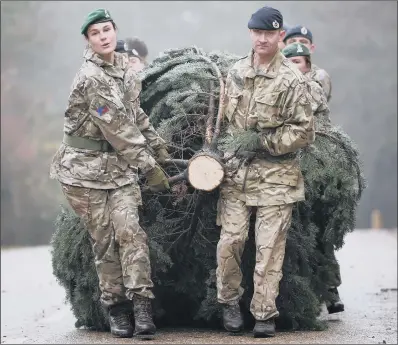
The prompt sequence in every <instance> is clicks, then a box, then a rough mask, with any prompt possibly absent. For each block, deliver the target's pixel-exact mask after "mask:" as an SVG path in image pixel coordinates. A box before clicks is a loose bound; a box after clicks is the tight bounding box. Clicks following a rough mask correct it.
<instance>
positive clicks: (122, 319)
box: [113, 314, 130, 326]
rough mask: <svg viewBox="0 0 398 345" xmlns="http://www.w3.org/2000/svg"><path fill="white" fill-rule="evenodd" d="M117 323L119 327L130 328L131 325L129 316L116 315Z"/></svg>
mask: <svg viewBox="0 0 398 345" xmlns="http://www.w3.org/2000/svg"><path fill="white" fill-rule="evenodd" d="M113 318H114V320H115V323H116V324H117V325H119V326H129V325H130V319H129V316H128V315H127V314H118V315H115V316H114V317H113Z"/></svg>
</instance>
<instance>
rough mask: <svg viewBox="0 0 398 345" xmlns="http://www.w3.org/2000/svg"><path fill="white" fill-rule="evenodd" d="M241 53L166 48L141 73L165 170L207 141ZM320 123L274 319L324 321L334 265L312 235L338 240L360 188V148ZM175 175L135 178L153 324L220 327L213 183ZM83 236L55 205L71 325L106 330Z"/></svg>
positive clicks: (57, 268)
mask: <svg viewBox="0 0 398 345" xmlns="http://www.w3.org/2000/svg"><path fill="white" fill-rule="evenodd" d="M239 58H240V57H239V56H236V55H232V54H229V53H223V52H211V53H206V52H204V51H202V50H200V49H198V48H196V47H189V48H185V49H173V50H168V51H165V52H164V53H163V54H162V55H161V56H159V57H158V58H156V59H155V60H154V61H153V63H152V64H151V65H150V66H149V67H148V68H147V69H146V70H145V72H144V73H143V75H142V82H143V84H142V85H143V89H142V93H141V106H142V108H143V109H144V110H145V112H146V113H147V114H148V115H149V117H150V120H151V122H152V124H153V125H154V127H155V128H156V129H157V130H158V132H159V134H160V135H161V136H162V137H163V138H164V139H165V140H166V141H167V142H168V145H169V151H170V152H171V154H172V157H173V161H172V164H168V165H167V166H166V168H165V170H166V172H167V173H168V174H169V175H170V176H176V175H180V176H181V173H182V172H183V171H184V169H185V166H184V164H179V163H181V162H182V163H184V162H186V161H187V160H189V159H191V158H192V157H193V156H194V155H195V154H196V153H197V152H200V151H201V150H202V148H203V146H204V145H205V144H206V137H207V135H208V130H209V124H211V125H214V123H215V122H216V121H217V119H216V118H215V117H214V119H213V117H209V116H210V115H211V112H210V111H209V104H212V102H213V104H215V109H213V111H216V110H217V108H218V106H217V104H218V100H219V98H220V87H221V81H222V80H224V81H225V78H226V75H227V72H228V69H229V68H230V67H231V66H232V64H233V63H234V62H235V61H237V60H238V59H239ZM220 80H221V81H220ZM210 108H211V107H210ZM209 118H210V120H211V121H209ZM319 121H323V120H321V119H320V120H319ZM317 128H318V130H317V133H316V140H315V143H314V144H313V145H311V146H310V147H308V148H306V149H303V150H301V151H300V164H301V168H302V172H303V175H304V179H305V187H306V200H305V201H303V202H300V203H297V204H295V206H294V210H293V221H292V225H291V228H290V230H289V233H288V239H287V247H286V255H285V260H284V265H283V274H284V275H283V278H282V281H281V283H280V294H279V297H278V299H277V305H278V309H279V312H280V317H279V318H278V319H277V327H278V328H279V329H290V330H291V329H322V328H323V327H324V326H325V325H324V324H323V323H321V322H320V321H319V320H318V316H319V313H320V310H321V304H322V302H324V301H325V299H326V298H327V297H328V286H327V284H326V283H325V282H326V279H325V277H326V276H327V275H328V274H335V272H334V270H335V269H336V268H335V266H334V265H333V262H332V261H331V258H330V257H329V256H328V255H327V254H326V253H324V252H323V251H322V250H320V249H319V248H320V246H319V243H320V242H322V243H323V244H324V245H330V246H332V247H333V248H335V249H340V248H341V247H342V246H343V245H344V237H345V235H346V234H347V233H348V232H350V231H352V230H353V229H354V227H355V214H356V209H357V207H358V203H359V200H360V197H361V194H362V192H363V189H364V188H365V180H364V177H363V174H362V171H363V170H362V167H361V162H360V158H359V152H358V149H357V148H356V147H355V145H354V143H353V142H352V141H351V140H350V138H349V137H348V136H347V134H345V133H344V131H343V130H342V129H341V128H337V127H336V126H334V125H331V124H327V125H325V126H317ZM216 129H217V125H216ZM235 143H239V139H238V138H237V140H236V141H235ZM221 144H224V145H225V140H224V141H223V138H221V140H220V145H219V147H222V145H221ZM176 181H179V182H177V183H176V184H174V186H173V188H172V192H170V193H161V194H159V193H157V194H156V193H151V192H149V191H148V190H147V189H146V188H145V183H144V182H145V181H144V179H141V180H140V183H141V184H142V187H143V193H142V196H143V207H142V209H141V210H140V223H141V226H142V228H143V229H144V230H145V231H146V233H147V234H148V239H149V247H150V254H151V265H152V272H153V274H152V278H153V281H154V284H155V289H154V293H155V296H156V299H155V301H154V313H155V322H156V324H157V326H158V327H161V326H192V327H193V326H195V327H220V326H221V322H220V316H221V314H220V310H221V309H220V306H219V304H218V303H217V298H216V296H217V293H216V279H215V270H216V246H217V242H218V239H219V235H220V228H219V227H218V226H216V212H217V200H218V190H217V189H215V190H213V191H211V192H204V191H199V190H195V189H194V188H193V187H192V186H191V185H190V184H189V183H187V182H186V181H184V180H181V179H177V180H176ZM253 221H254V219H253ZM253 221H252V224H251V225H252V226H251V229H250V231H249V239H248V241H247V243H246V247H245V251H244V254H243V261H242V270H243V274H244V279H243V286H244V288H245V294H244V296H243V298H242V301H241V303H242V307H243V310H244V313H245V318H246V326H248V327H250V326H252V325H253V318H252V317H251V315H250V312H249V306H250V300H251V296H252V293H253V278H252V277H253V270H254V264H255V261H254V260H255V243H254V236H253V225H254V222H253ZM88 236H89V235H88V233H87V231H86V230H85V227H84V224H83V223H82V222H81V220H80V219H79V218H78V217H77V216H75V215H74V213H72V212H70V211H68V210H66V209H62V210H61V212H60V214H59V216H58V218H57V221H56V223H55V233H54V235H53V238H52V265H53V273H54V275H55V276H56V278H57V280H58V282H59V283H60V284H61V285H62V286H63V287H64V288H65V291H66V296H67V301H68V302H69V303H70V304H71V306H72V310H73V312H74V315H75V317H76V319H77V322H76V327H82V326H84V327H88V328H92V329H97V330H106V329H108V322H107V318H106V315H104V314H103V311H102V308H101V306H100V304H99V296H100V291H99V287H98V278H97V274H96V271H95V266H94V259H93V254H92V249H91V245H90V242H89V238H88Z"/></svg>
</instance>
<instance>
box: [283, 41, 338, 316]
mask: <svg viewBox="0 0 398 345" xmlns="http://www.w3.org/2000/svg"><path fill="white" fill-rule="evenodd" d="M282 54H283V55H285V57H286V58H288V59H289V60H290V61H291V62H292V63H294V64H295V65H296V66H297V67H298V69H299V70H300V71H301V72H302V73H303V74H304V75H305V76H306V77H308V78H311V77H312V76H313V74H311V73H310V71H311V53H310V51H309V49H308V48H307V47H306V46H305V45H303V44H301V43H292V44H290V45H288V46H287V47H286V48H285V49H284V50H283V51H282ZM309 83H310V86H311V96H312V97H311V98H312V101H311V104H312V110H313V112H314V116H315V119H316V120H315V128H316V130H322V129H323V128H325V127H328V126H330V125H331V121H330V116H329V113H330V111H329V107H328V104H327V100H326V98H325V95H324V93H323V91H322V86H321V85H320V84H319V82H318V81H317V80H314V79H310V80H309ZM318 245H319V247H320V250H321V251H322V252H323V253H324V254H325V255H326V256H327V257H328V259H329V260H328V261H329V265H330V266H331V267H330V271H331V272H333V274H332V276H329V277H328V281H326V282H325V283H326V284H327V285H329V292H330V294H329V297H330V299H329V300H327V302H326V307H327V309H328V312H329V314H333V313H339V312H342V311H344V304H343V302H342V301H341V299H340V296H339V292H338V290H337V287H338V286H340V285H341V274H340V265H339V263H338V261H337V259H336V255H335V252H334V248H333V245H331V244H328V243H324V242H323V241H322V239H319V238H318ZM334 272H335V273H334Z"/></svg>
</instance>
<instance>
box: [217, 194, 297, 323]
mask: <svg viewBox="0 0 398 345" xmlns="http://www.w3.org/2000/svg"><path fill="white" fill-rule="evenodd" d="M251 208H252V207H248V206H246V204H245V203H244V202H243V201H241V200H238V199H234V198H222V199H221V202H220V209H219V215H220V218H219V221H220V225H221V226H222V231H221V237H220V241H219V243H218V246H217V288H218V301H219V302H220V303H226V304H233V303H237V302H238V301H239V299H240V298H241V296H242V294H243V292H244V291H243V288H242V287H241V282H242V272H241V269H240V264H241V257H242V254H243V250H244V247H245V242H246V240H247V238H248V231H249V219H250V215H251ZM292 209H293V205H292V204H286V205H278V206H261V207H258V209H257V213H256V224H255V239H256V266H255V269H254V277H253V281H254V294H253V298H252V302H251V304H250V311H251V313H252V314H253V316H254V318H255V319H256V320H267V319H269V318H271V317H277V316H278V315H279V312H278V310H277V308H276V305H275V300H276V297H277V296H278V294H279V282H280V280H281V279H282V265H283V259H284V257H285V246H286V236H287V231H288V229H289V227H290V224H291V218H292Z"/></svg>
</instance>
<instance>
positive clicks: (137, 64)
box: [129, 56, 145, 72]
mask: <svg viewBox="0 0 398 345" xmlns="http://www.w3.org/2000/svg"><path fill="white" fill-rule="evenodd" d="M129 65H130V66H131V67H132V68H133V70H134V71H136V72H140V71H142V70H143V69H144V68H145V65H144V63H143V62H142V61H141V60H140V58H138V57H136V56H131V57H130V58H129Z"/></svg>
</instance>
